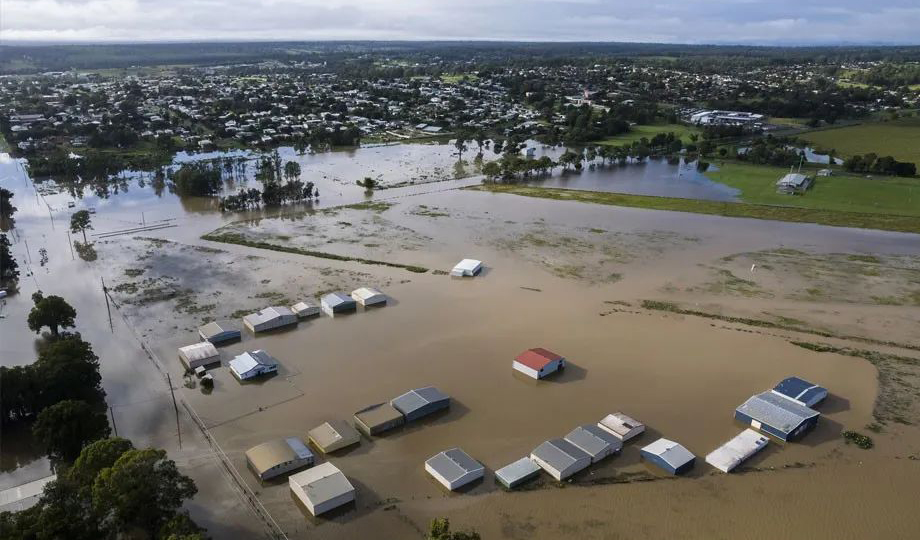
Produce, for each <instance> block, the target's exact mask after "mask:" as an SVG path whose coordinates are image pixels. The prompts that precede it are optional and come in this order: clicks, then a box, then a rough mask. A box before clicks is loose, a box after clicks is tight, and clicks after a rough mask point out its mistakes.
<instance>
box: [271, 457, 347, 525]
mask: <svg viewBox="0 0 920 540" xmlns="http://www.w3.org/2000/svg"><path fill="white" fill-rule="evenodd" d="M288 486H289V487H290V488H291V493H293V494H294V496H295V497H297V498H298V499H299V500H300V502H302V503H303V505H304V506H305V507H306V508H307V510H308V511H309V512H310V513H311V514H313V515H314V516H318V515H320V514H323V513H325V512H328V511H330V510H332V509H334V508H338V507H340V506H342V505H345V504H348V503H350V502H352V501H354V500H355V487H354V486H352V485H351V482H349V481H348V478H346V477H345V475H344V474H343V473H342V471H340V470H339V469H338V467H336V466H335V465H333V464H332V463H329V462H328V461H327V462H326V463H323V464H321V465H317V466H316V467H313V468H312V469H307V470H306V471H303V472H299V473H297V474H294V475H291V476H290V477H289V478H288Z"/></svg>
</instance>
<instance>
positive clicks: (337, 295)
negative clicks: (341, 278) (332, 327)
mask: <svg viewBox="0 0 920 540" xmlns="http://www.w3.org/2000/svg"><path fill="white" fill-rule="evenodd" d="M320 305H322V307H323V311H325V312H326V314H327V315H329V316H330V317H331V316H333V315H335V314H337V313H347V312H349V311H354V310H356V309H357V305H358V304H357V303H356V302H355V301H354V300H352V298H351V297H350V296H348V295H347V294H345V293H343V292H332V293H329V294H327V295H326V296H324V297H323V299H322V300H321V301H320Z"/></svg>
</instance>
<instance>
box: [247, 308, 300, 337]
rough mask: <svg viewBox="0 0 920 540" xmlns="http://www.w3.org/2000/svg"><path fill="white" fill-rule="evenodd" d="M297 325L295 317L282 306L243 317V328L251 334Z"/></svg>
mask: <svg viewBox="0 0 920 540" xmlns="http://www.w3.org/2000/svg"><path fill="white" fill-rule="evenodd" d="M292 324H297V315H295V314H294V312H293V311H291V310H290V309H289V308H286V307H284V306H271V307H267V308H265V309H263V310H262V311H259V312H257V313H250V314H249V315H246V316H245V317H243V326H245V327H246V328H247V329H248V330H249V331H250V332H252V333H253V334H255V333H258V332H266V331H268V330H274V329H276V328H281V327H284V326H288V325H292Z"/></svg>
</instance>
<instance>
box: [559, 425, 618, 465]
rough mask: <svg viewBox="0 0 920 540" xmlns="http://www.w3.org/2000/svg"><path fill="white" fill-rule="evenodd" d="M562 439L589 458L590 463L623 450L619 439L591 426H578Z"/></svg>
mask: <svg viewBox="0 0 920 540" xmlns="http://www.w3.org/2000/svg"><path fill="white" fill-rule="evenodd" d="M563 439H565V440H566V441H568V442H570V443H572V444H573V445H575V446H576V447H577V448H578V449H579V450H581V451H582V452H584V453H586V454H588V455H589V456H591V463H597V462H598V461H600V460H602V459H604V458H605V457H607V456H609V455H612V454H616V453H617V452H619V451H620V450H622V449H623V442H622V441H621V440H620V439H618V438H616V437H614V436H613V435H611V434H610V433H607V432H606V431H604V430H603V429H601V428H599V427H597V426H594V425H591V424H586V425H584V426H578V427H577V428H575V429H573V430H572V431H570V432H569V433H568V435H566V436H565V437H563Z"/></svg>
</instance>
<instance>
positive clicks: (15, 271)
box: [0, 234, 19, 285]
mask: <svg viewBox="0 0 920 540" xmlns="http://www.w3.org/2000/svg"><path fill="white" fill-rule="evenodd" d="M18 280H19V264H18V263H17V262H16V259H14V258H13V254H12V250H11V249H10V240H9V238H7V237H6V235H5V234H0V285H5V284H6V283H8V282H13V281H18Z"/></svg>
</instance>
